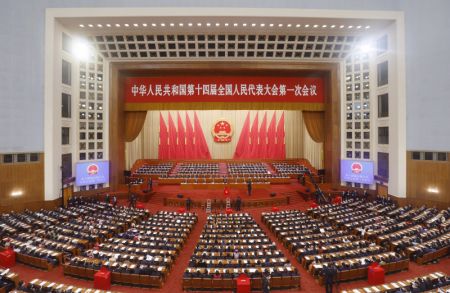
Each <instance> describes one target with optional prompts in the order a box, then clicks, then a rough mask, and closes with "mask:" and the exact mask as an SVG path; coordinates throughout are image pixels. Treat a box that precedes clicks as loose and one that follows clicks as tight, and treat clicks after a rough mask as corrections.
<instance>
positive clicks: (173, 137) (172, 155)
mask: <svg viewBox="0 0 450 293" xmlns="http://www.w3.org/2000/svg"><path fill="white" fill-rule="evenodd" d="M169 159H172V160H173V159H178V158H177V129H176V128H175V123H174V122H173V119H172V116H171V115H170V113H169Z"/></svg>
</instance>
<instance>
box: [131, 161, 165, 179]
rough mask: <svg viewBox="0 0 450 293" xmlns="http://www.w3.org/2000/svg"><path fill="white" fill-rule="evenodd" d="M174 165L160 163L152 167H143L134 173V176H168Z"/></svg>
mask: <svg viewBox="0 0 450 293" xmlns="http://www.w3.org/2000/svg"><path fill="white" fill-rule="evenodd" d="M172 167H173V164H172V163H159V164H152V165H150V164H149V165H143V166H141V167H139V169H137V170H136V172H134V173H133V175H159V176H167V175H168V174H169V172H170V170H172Z"/></svg>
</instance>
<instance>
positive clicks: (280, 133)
mask: <svg viewBox="0 0 450 293" xmlns="http://www.w3.org/2000/svg"><path fill="white" fill-rule="evenodd" d="M284 136H285V133H284V112H283V114H281V118H280V121H279V122H278V126H277V155H276V158H277V159H286V145H285V143H284Z"/></svg>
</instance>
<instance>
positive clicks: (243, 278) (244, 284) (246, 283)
mask: <svg viewBox="0 0 450 293" xmlns="http://www.w3.org/2000/svg"><path fill="white" fill-rule="evenodd" d="M236 292H237V293H250V278H249V277H248V276H247V275H246V274H240V275H239V277H237V279H236Z"/></svg>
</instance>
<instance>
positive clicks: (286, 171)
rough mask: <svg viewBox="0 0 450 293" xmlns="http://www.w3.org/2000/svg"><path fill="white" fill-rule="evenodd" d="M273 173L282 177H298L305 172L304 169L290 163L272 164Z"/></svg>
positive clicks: (301, 166)
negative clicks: (275, 172)
mask: <svg viewBox="0 0 450 293" xmlns="http://www.w3.org/2000/svg"><path fill="white" fill-rule="evenodd" d="M272 166H273V167H274V169H275V171H277V173H278V174H282V175H298V174H303V173H305V172H306V167H305V166H303V165H300V164H292V163H272Z"/></svg>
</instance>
